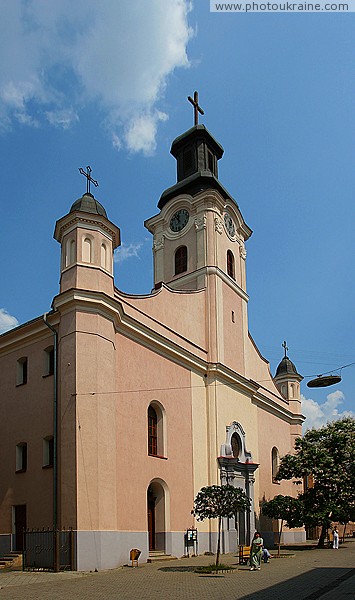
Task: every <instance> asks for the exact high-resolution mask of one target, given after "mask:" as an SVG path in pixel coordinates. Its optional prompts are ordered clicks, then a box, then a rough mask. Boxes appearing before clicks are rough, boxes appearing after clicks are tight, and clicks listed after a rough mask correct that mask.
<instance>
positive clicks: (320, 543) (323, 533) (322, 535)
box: [317, 523, 328, 548]
mask: <svg viewBox="0 0 355 600" xmlns="http://www.w3.org/2000/svg"><path fill="white" fill-rule="evenodd" d="M327 529H328V527H327V524H326V523H323V525H322V531H321V533H320V536H319V540H318V545H317V548H324V540H325V536H326V535H327Z"/></svg>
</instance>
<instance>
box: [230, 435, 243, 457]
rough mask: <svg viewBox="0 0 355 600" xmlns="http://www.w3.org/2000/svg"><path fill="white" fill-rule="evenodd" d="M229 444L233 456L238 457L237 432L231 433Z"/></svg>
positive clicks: (238, 441)
mask: <svg viewBox="0 0 355 600" xmlns="http://www.w3.org/2000/svg"><path fill="white" fill-rule="evenodd" d="M231 446H232V452H233V456H234V458H239V455H240V451H241V444H240V439H239V436H238V434H237V433H233V435H232V438H231Z"/></svg>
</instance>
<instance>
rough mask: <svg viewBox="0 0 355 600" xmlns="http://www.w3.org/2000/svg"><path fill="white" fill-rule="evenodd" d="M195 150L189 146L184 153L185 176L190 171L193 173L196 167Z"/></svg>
mask: <svg viewBox="0 0 355 600" xmlns="http://www.w3.org/2000/svg"><path fill="white" fill-rule="evenodd" d="M194 158H195V157H194V151H193V149H192V148H187V149H186V150H184V153H183V159H182V161H183V171H184V177H186V175H188V174H189V173H192V172H193V171H194V169H195V160H194Z"/></svg>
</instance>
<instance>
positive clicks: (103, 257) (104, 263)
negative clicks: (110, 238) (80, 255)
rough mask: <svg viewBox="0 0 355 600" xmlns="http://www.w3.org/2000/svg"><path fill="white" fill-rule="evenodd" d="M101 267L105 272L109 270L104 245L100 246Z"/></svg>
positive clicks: (106, 251)
mask: <svg viewBox="0 0 355 600" xmlns="http://www.w3.org/2000/svg"><path fill="white" fill-rule="evenodd" d="M101 266H102V268H103V269H106V271H109V270H110V268H109V264H108V250H107V246H106V244H104V243H102V244H101Z"/></svg>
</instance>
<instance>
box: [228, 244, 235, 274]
mask: <svg viewBox="0 0 355 600" xmlns="http://www.w3.org/2000/svg"><path fill="white" fill-rule="evenodd" d="M227 273H228V275H229V277H232V279H235V267H234V255H233V252H232V251H231V250H228V251H227Z"/></svg>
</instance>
